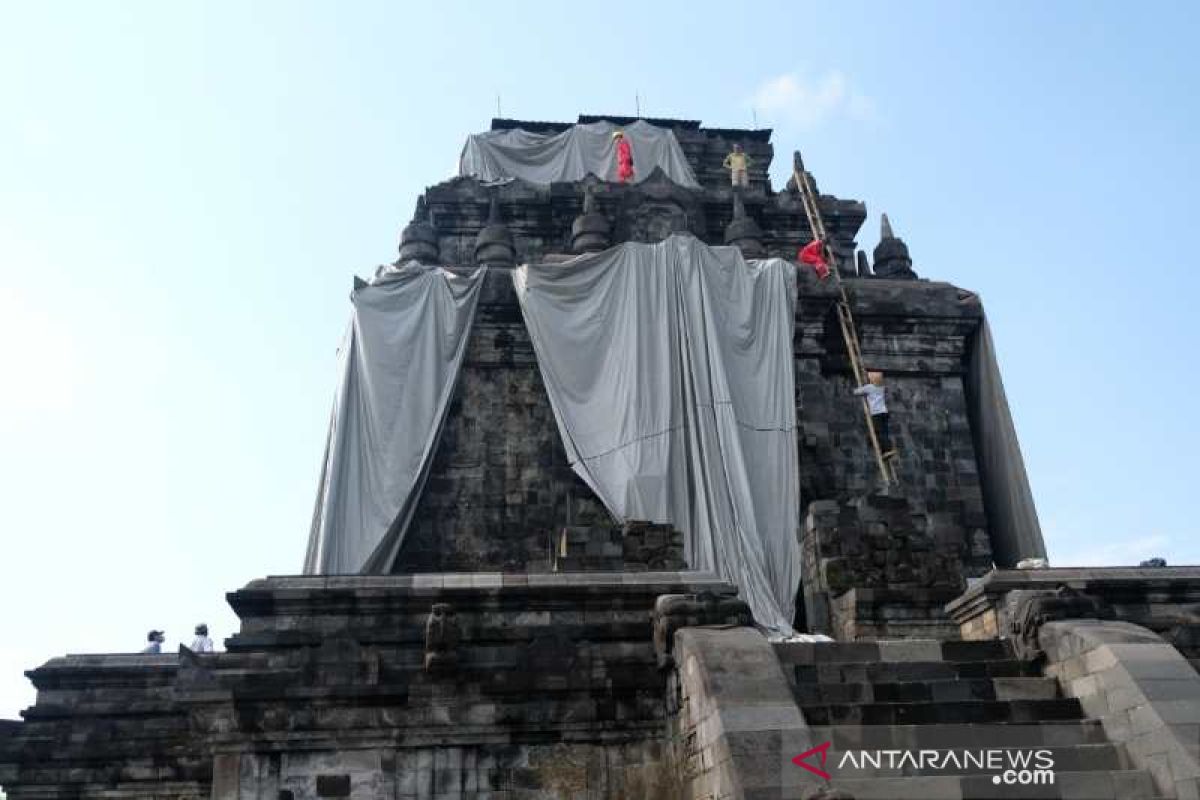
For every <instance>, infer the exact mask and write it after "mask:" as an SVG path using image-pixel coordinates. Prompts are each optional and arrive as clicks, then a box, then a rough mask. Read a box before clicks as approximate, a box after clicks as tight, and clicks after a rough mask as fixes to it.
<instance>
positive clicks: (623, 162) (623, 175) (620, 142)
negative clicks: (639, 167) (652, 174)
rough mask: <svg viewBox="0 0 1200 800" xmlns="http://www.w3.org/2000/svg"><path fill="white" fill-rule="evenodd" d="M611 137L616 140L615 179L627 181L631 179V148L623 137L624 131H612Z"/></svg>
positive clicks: (622, 181)
mask: <svg viewBox="0 0 1200 800" xmlns="http://www.w3.org/2000/svg"><path fill="white" fill-rule="evenodd" d="M612 138H613V139H615V140H616V142H617V179H618V180H620V181H621V183H629V181H631V180H632V179H633V148H632V147H630V146H629V140H628V139H626V138H625V131H622V130H617V131H613V135H612Z"/></svg>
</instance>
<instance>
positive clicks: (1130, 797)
mask: <svg viewBox="0 0 1200 800" xmlns="http://www.w3.org/2000/svg"><path fill="white" fill-rule="evenodd" d="M775 651H776V654H777V655H778V657H779V659H780V662H781V665H782V666H783V670H784V674H785V675H786V676H787V679H788V681H789V683H790V684H791V688H792V691H793V694H794V696H795V700H796V703H797V705H798V706H799V707H800V709H801V712H802V713H803V715H804V718H805V721H806V722H807V724H808V726H809V728H810V729H811V732H812V743H813V744H819V743H822V742H825V741H831V742H832V745H831V747H830V749H829V751H828V761H827V764H826V766H825V768H826V770H827V771H828V772H830V773H832V775H833V777H832V782H831V784H830V785H831V787H832V788H834V789H842V790H844V791H847V792H849V793H850V794H851V795H853V796H854V797H855V798H856V800H870V799H871V798H888V800H895V799H896V798H920V799H921V800H940V798H952V799H953V800H967V799H968V798H971V799H974V798H994V797H1003V798H1087V799H1088V800H1100V799H1101V798H1103V799H1105V800H1115V799H1116V798H1121V800H1148V799H1149V798H1156V797H1158V795H1157V794H1156V790H1155V787H1154V784H1153V781H1152V780H1151V777H1150V775H1149V774H1148V773H1147V772H1144V771H1142V770H1139V769H1137V768H1136V767H1135V766H1134V765H1133V762H1132V761H1131V760H1130V758H1129V756H1128V754H1127V753H1126V752H1125V750H1124V748H1123V747H1120V746H1117V745H1114V744H1112V743H1110V742H1109V740H1108V738H1107V737H1106V735H1105V732H1104V729H1103V728H1102V726H1101V725H1100V723H1099V722H1098V721H1097V720H1092V719H1087V718H1085V717H1084V714H1083V711H1082V709H1081V708H1080V705H1079V702H1078V701H1077V700H1075V699H1073V698H1064V697H1062V696H1061V694H1060V692H1059V687H1058V683H1057V682H1056V681H1055V679H1053V678H1045V677H1042V676H1041V674H1040V671H1039V669H1038V668H1037V666H1036V665H1034V664H1032V663H1029V662H1022V661H1020V660H1017V659H1016V658H1015V657H1014V655H1013V653H1012V651H1011V649H1010V648H1009V646H1008V643H1007V642H1003V641H999V640H992V641H969V642H968V641H946V642H941V641H935V640H918V639H907V640H892V641H880V642H829V643H780V644H776V645H775ZM1005 748H1010V749H1019V750H1021V751H1026V752H1028V751H1035V750H1037V751H1041V750H1044V751H1048V753H1049V755H1050V756H1051V757H1052V758H1053V773H1054V774H1053V779H1052V780H1053V783H1047V781H1048V780H1049V779H1048V778H1047V777H1046V776H1045V775H1041V776H1034V775H1031V774H1027V775H1025V776H1022V775H1020V774H1014V775H1012V776H1011V778H1010V779H1011V780H1013V781H1018V782H1017V783H1012V784H1008V783H1004V782H1003V780H1004V779H1003V778H1002V777H1001V773H1003V772H1004V770H1005V769H1006V768H1008V767H1009V766H1011V764H1004V765H1003V766H1002V767H1001V768H999V769H988V768H987V766H990V765H981V764H980V763H979V761H978V760H976V761H975V762H974V763H970V762H969V761H964V763H962V764H961V766H960V765H957V764H954V763H950V764H947V765H944V766H943V768H941V769H937V770H930V769H924V770H921V769H918V768H916V765H915V764H914V763H913V762H912V758H910V759H909V760H908V761H907V762H904V761H899V762H898V761H897V759H900V758H901V756H899V755H892V756H889V755H888V754H887V753H886V751H888V750H896V751H937V753H938V755H936V756H932V758H939V759H941V758H945V756H946V752H947V751H950V750H957V751H960V752H961V751H964V750H965V751H973V752H975V753H978V752H979V751H982V750H999V749H1005ZM877 751H884V753H883V754H882V755H880V756H876V755H875V754H876V752H877ZM863 753H866V754H867V757H866V758H863V757H862V754H863ZM848 756H849V757H852V758H853V761H852V762H851V763H850V764H849V765H846V766H844V767H842V768H839V765H840V764H842V763H843V759H845V758H847V757H848ZM920 757H921V756H920V754H919V753H917V754H916V755H915V756H914V758H920ZM1001 757H1002V758H1007V756H1005V755H1002V756H1001ZM977 758H978V756H977ZM889 759H890V761H889ZM876 760H878V763H876ZM808 763H810V764H813V765H819V761H818V760H817V758H816V756H813V757H811V758H810V759H809V760H808ZM1033 766H1034V767H1035V768H1036V766H1038V765H1036V764H1034V765H1033ZM797 772H798V773H802V770H801V768H800V767H797ZM794 777H797V779H800V778H799V776H798V775H797V776H794ZM805 779H806V780H809V781H811V780H813V779H812V778H808V777H807V776H805ZM815 780H816V781H818V782H819V781H820V780H821V779H820V778H816V779H815ZM1019 781H1027V782H1026V783H1020V782H1019ZM1034 781H1040V782H1041V783H1040V784H1038V783H1033V782H1034Z"/></svg>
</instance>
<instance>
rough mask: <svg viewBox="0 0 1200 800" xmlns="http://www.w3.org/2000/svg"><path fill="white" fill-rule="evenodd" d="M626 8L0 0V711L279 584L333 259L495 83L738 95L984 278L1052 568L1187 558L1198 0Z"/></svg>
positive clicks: (543, 94) (388, 223) (532, 114)
mask: <svg viewBox="0 0 1200 800" xmlns="http://www.w3.org/2000/svg"><path fill="white" fill-rule="evenodd" d="M649 5H650V4H641V3H629V4H626V3H622V2H608V3H601V4H593V5H592V6H590V7H589V8H588V9H587V12H586V13H584V12H583V10H582V7H581V6H578V5H576V4H571V3H563V2H554V3H545V4H542V5H538V6H535V5H534V4H532V3H513V4H506V5H505V6H504V9H503V10H498V9H499V8H500V7H499V6H496V5H495V4H488V5H487V6H484V5H483V4H480V5H479V6H471V5H467V4H459V3H452V2H450V3H423V4H420V5H419V6H418V5H417V4H412V6H411V7H407V6H406V7H403V8H402V7H401V4H398V3H377V4H372V3H367V2H353V3H334V2H325V3H299V2H286V3H284V2H280V3H266V2H256V3H216V2H213V3H199V2H195V3H133V2H122V3H90V2H87V3H84V2H81V3H78V4H67V3H54V2H47V3H16V2H13V3H9V4H6V5H4V7H3V10H0V159H2V161H0V164H2V169H0V369H2V372H0V381H2V383H0V509H2V513H3V523H2V529H0V530H2V537H3V538H2V539H0V548H2V549H0V570H2V572H3V574H2V577H0V641H3V643H4V644H3V647H2V648H0V717H6V716H7V717H11V716H15V714H16V712H17V710H18V709H19V708H20V707H23V706H25V705H27V704H28V703H29V702H30V701H31V699H32V692H31V691H30V690H29V688H28V684H27V682H26V681H25V679H24V678H23V677H22V676H21V671H22V670H23V669H26V668H30V667H32V666H35V665H37V664H39V663H41V662H42V661H44V660H45V659H46V658H48V657H50V656H53V655H57V654H61V653H65V652H85V651H106V650H132V649H135V648H137V647H138V646H140V644H141V640H142V639H143V637H144V634H145V631H146V630H147V629H148V628H150V627H152V626H158V627H165V628H166V629H167V632H168V642H169V645H170V647H172V648H174V646H175V645H176V644H177V643H178V641H179V640H180V639H181V638H187V637H188V636H189V634H190V632H191V627H192V625H193V624H194V623H196V622H197V621H200V620H206V621H208V622H209V624H210V626H211V627H212V629H213V633H214V635H215V636H216V637H217V638H218V639H221V638H224V637H225V636H227V635H229V633H230V631H231V629H232V628H233V627H234V625H235V622H236V620H235V618H234V617H233V615H232V613H231V612H230V611H229V610H228V609H227V607H226V605H225V603H224V600H223V593H224V592H225V591H228V590H231V589H233V588H236V587H238V586H240V585H242V584H244V583H245V582H246V581H248V580H250V579H252V578H255V577H257V576H261V575H265V574H272V573H273V574H280V573H292V572H296V571H298V569H299V567H300V564H301V560H302V556H303V551H304V544H305V538H306V533H307V525H308V521H309V515H310V513H311V505H312V499H313V494H314V490H315V482H316V477H317V467H318V459H319V458H320V455H321V447H322V443H323V435H324V429H325V425H326V422H327V418H328V410H329V403H330V399H331V393H332V390H333V384H334V353H335V348H336V347H337V344H338V341H339V339H340V337H341V333H342V329H343V326H344V324H345V321H346V318H347V311H348V307H347V301H346V295H347V293H348V291H349V289H350V286H351V276H352V275H353V274H355V273H358V274H366V273H368V272H369V271H370V270H371V269H372V268H373V266H374V265H376V264H378V263H381V262H383V261H386V260H390V259H391V258H393V254H394V252H395V247H396V241H397V237H398V233H399V230H400V228H401V227H402V225H403V224H404V223H405V222H406V221H407V219H408V218H409V216H410V214H411V211H412V207H413V202H414V200H415V198H416V196H417V194H418V193H419V192H420V191H421V189H422V188H423V187H424V186H426V185H427V184H431V183H435V182H437V181H440V180H443V179H445V178H448V177H450V176H451V174H452V171H453V169H454V166H455V163H456V159H457V155H458V151H459V148H460V146H461V144H462V141H463V138H464V137H465V136H466V135H467V134H468V133H470V132H472V131H478V130H483V129H485V128H486V126H487V124H488V120H489V119H490V117H491V116H493V114H494V111H495V106H496V95H497V93H499V94H500V95H501V97H502V103H503V112H504V114H505V116H511V117H518V118H527V119H530V118H531V119H552V120H571V119H574V117H575V115H576V114H578V113H579V112H589V113H618V114H630V113H632V112H633V110H634V95H635V92H636V93H638V94H640V95H641V97H642V110H643V112H644V113H645V114H647V115H659V116H679V117H687V118H694V119H701V120H704V121H705V122H706V123H707V124H709V125H714V126H731V127H733V126H750V125H751V124H752V120H753V116H752V109H754V110H756V112H757V118H758V122H759V124H760V125H761V126H763V127H766V126H771V127H774V128H775V137H774V138H775V146H776V148H777V150H778V151H779V153H780V155H781V158H780V159H779V164H780V165H781V166H786V162H787V160H788V154H789V153H790V151H791V150H792V149H793V148H795V147H800V148H802V149H803V150H804V152H805V156H806V160H807V163H808V164H809V166H810V168H811V169H812V170H813V171H814V173H815V174H816V176H817V179H818V181H819V183H820V186H821V188H822V190H823V191H826V192H831V193H834V194H838V195H840V196H843V197H852V198H858V199H862V200H864V201H866V203H867V207H868V210H869V211H870V218H869V220H868V223H867V225H866V227H865V228H864V231H863V234H862V235H861V237H860V245H861V246H864V247H866V248H867V249H870V248H871V247H874V245H875V243H876V241H877V237H878V215H879V213H880V212H881V211H887V212H888V213H889V214H890V216H891V218H892V220H893V223H894V225H895V227H896V230H897V233H898V234H899V235H901V236H903V237H904V238H905V239H906V240H907V241H908V243H909V245H910V247H911V249H912V253H913V256H914V260H915V262H916V267H917V269H918V271H919V272H920V273H921V274H922V275H923V276H926V277H931V278H937V279H945V280H950V281H953V282H955V283H957V284H959V285H961V286H965V287H968V288H971V289H974V290H977V291H979V292H980V293H981V294H982V295H983V297H984V299H985V302H986V304H987V307H988V309H989V313H990V315H991V318H992V323H993V327H994V330H995V334H996V338H997V342H998V346H999V349H1000V356H1001V367H1002V369H1003V371H1004V375H1005V378H1006V383H1007V387H1008V392H1009V398H1010V401H1011V403H1012V406H1013V411H1014V414H1015V417H1016V422H1017V427H1018V430H1019V433H1020V435H1021V439H1022V444H1023V447H1024V451H1025V454H1026V459H1027V462H1028V466H1029V473H1030V478H1031V480H1032V483H1033V487H1034V492H1035V495H1036V498H1037V501H1038V505H1039V509H1040V512H1041V517H1042V522H1043V527H1044V529H1045V532H1046V536H1047V539H1048V542H1049V547H1050V556H1051V559H1052V561H1053V562H1055V563H1058V564H1063V565H1066V564H1084V563H1131V562H1136V561H1137V560H1140V559H1143V558H1147V557H1150V556H1156V555H1162V556H1165V557H1166V558H1167V559H1168V560H1169V561H1171V562H1172V563H1185V562H1187V563H1200V539H1198V537H1197V535H1196V522H1195V516H1194V513H1195V512H1194V510H1193V508H1192V506H1191V505H1190V498H1191V497H1192V495H1193V493H1194V492H1196V484H1197V471H1196V464H1197V456H1198V455H1200V436H1198V435H1197V432H1196V426H1197V424H1198V419H1200V415H1198V414H1197V412H1196V411H1195V410H1194V408H1193V406H1194V404H1195V398H1196V396H1197V394H1198V393H1200V378H1198V377H1197V373H1198V372H1200V370H1198V368H1197V367H1196V365H1195V364H1193V363H1192V356H1193V354H1194V353H1195V352H1196V347H1197V344H1198V342H1197V334H1196V322H1195V317H1196V313H1195V308H1194V304H1195V302H1196V299H1197V290H1198V289H1200V286H1198V283H1200V279H1198V278H1197V277H1196V276H1197V267H1196V266H1195V264H1194V263H1192V262H1193V261H1194V255H1193V250H1194V249H1195V243H1194V241H1193V231H1194V227H1193V225H1194V221H1195V217H1196V207H1195V205H1196V204H1195V201H1194V198H1195V192H1196V188H1195V187H1196V181H1197V178H1200V175H1198V172H1197V165H1198V155H1200V145H1198V144H1197V142H1198V141H1200V137H1198V136H1197V135H1196V130H1195V127H1196V124H1197V121H1198V111H1200V108H1198V101H1197V99H1196V97H1197V91H1196V86H1197V78H1198V77H1200V74H1198V73H1200V68H1198V67H1197V63H1198V61H1197V58H1196V53H1195V46H1196V44H1195V43H1196V41H1197V34H1198V33H1200V30H1198V28H1200V26H1198V25H1197V6H1195V5H1194V4H1187V3H1179V4H1168V3H1154V4H1149V5H1145V6H1139V7H1138V9H1136V10H1134V9H1131V7H1130V6H1129V4H1128V3H1101V2H1088V3H1068V2H1055V3H1003V4H1001V3H983V2H970V3H968V2H963V3H933V4H929V3H922V4H909V3H905V4H898V3H888V4H885V3H874V4H869V5H860V4H847V3H838V4H829V3H799V2H795V0H791V1H789V2H777V3H772V2H766V3H757V4H754V5H753V6H743V5H739V4H729V3H721V4H711V3H696V2H688V3H679V4H675V5H660V4H653V5H654V8H650V7H649ZM832 5H836V6H837V8H836V9H834V8H831V6H832ZM484 9H487V10H484ZM802 44H803V48H802V47H801V45H802ZM778 175H779V171H778V170H776V176H777V177H776V180H777V181H778V179H779V178H778Z"/></svg>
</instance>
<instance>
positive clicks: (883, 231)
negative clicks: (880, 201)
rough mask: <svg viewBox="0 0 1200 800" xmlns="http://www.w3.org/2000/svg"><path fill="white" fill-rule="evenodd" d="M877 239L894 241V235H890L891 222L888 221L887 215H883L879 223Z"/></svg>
mask: <svg viewBox="0 0 1200 800" xmlns="http://www.w3.org/2000/svg"><path fill="white" fill-rule="evenodd" d="M879 238H880V239H895V238H896V234H894V233H892V222H891V220H889V219H888V215H887V214H884V215H883V218H882V219H881V220H880V221H879Z"/></svg>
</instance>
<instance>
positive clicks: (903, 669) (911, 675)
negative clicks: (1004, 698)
mask: <svg viewBox="0 0 1200 800" xmlns="http://www.w3.org/2000/svg"><path fill="white" fill-rule="evenodd" d="M789 666H790V667H791V668H790V670H789V669H788V667H789ZM784 672H785V673H788V674H789V675H790V677H791V680H792V681H794V682H795V683H796V684H797V685H799V684H803V683H913V682H928V681H953V680H960V679H972V678H1038V677H1041V676H1042V675H1041V670H1040V669H1039V668H1038V666H1037V665H1036V664H1034V663H1032V662H1029V661H1018V660H1016V659H1003V660H999V661H961V662H947V661H895V662H875V663H853V662H831V663H820V664H792V665H785V666H784Z"/></svg>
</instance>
